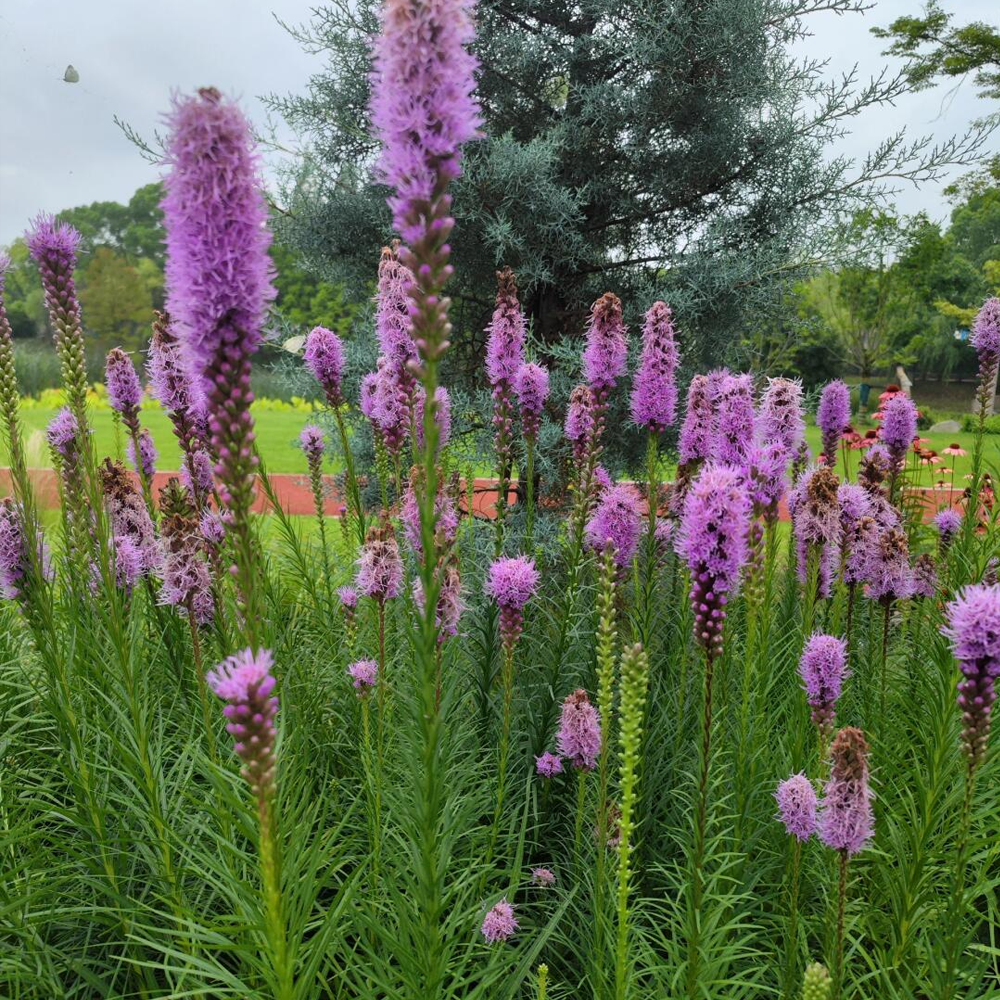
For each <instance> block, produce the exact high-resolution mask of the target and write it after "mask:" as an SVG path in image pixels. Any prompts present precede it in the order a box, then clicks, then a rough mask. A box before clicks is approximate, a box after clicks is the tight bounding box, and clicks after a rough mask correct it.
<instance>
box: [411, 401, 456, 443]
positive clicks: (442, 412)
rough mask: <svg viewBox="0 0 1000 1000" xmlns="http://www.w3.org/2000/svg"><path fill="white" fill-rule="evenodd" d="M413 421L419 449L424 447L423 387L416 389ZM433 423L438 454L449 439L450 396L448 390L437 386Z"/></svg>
mask: <svg viewBox="0 0 1000 1000" xmlns="http://www.w3.org/2000/svg"><path fill="white" fill-rule="evenodd" d="M413 419H414V421H415V423H416V428H417V444H418V445H420V447H421V448H423V446H424V390H423V387H419V388H418V389H417V395H416V408H415V410H414V418H413ZM434 422H435V423H436V424H437V431H438V440H437V447H438V453H440V451H441V449H442V448H444V446H445V445H446V444H447V443H448V441H449V440H450V439H451V396H450V395H449V394H448V390H447V389H446V388H445V387H444V386H443V385H439V386H438V387H437V388H436V389H435V390H434Z"/></svg>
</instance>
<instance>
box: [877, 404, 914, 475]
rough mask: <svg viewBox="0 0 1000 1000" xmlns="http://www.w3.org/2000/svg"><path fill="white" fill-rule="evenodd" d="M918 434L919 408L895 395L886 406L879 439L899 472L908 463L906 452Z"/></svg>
mask: <svg viewBox="0 0 1000 1000" xmlns="http://www.w3.org/2000/svg"><path fill="white" fill-rule="evenodd" d="M916 433H917V408H916V407H915V406H914V405H913V400H912V399H910V397H909V396H904V395H903V394H902V393H899V394H898V395H895V396H893V397H892V399H890V400H889V402H888V403H886V405H885V411H884V416H883V418H882V426H881V427H880V428H879V439H880V440H881V441H882V443H883V444H884V445H885V447H886V448H887V449H888V450H889V457H890V459H891V461H892V464H893V467H894V468H895V469H896V470H897V471H899V470H901V469H902V468H903V463H904V462H905V461H906V452H907V449H908V448H909V447H910V442H911V441H913V438H914V435H915V434H916Z"/></svg>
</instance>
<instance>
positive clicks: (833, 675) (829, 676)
mask: <svg viewBox="0 0 1000 1000" xmlns="http://www.w3.org/2000/svg"><path fill="white" fill-rule="evenodd" d="M799 676H800V677H801V678H802V686H803V687H804V688H805V692H806V699H807V701H808V702H809V707H810V709H812V721H813V722H814V723H815V724H816V727H817V728H818V729H819V731H820V733H821V734H822V736H823V739H824V740H826V739H829V737H830V735H831V734H832V732H833V719H834V714H835V712H836V707H837V700H838V699H839V698H840V693H841V690H842V689H843V684H844V678H845V677H848V676H849V673H848V670H847V643H846V642H845V641H844V640H843V639H839V638H837V637H836V636H833V635H823V634H821V633H819V632H817V633H815V634H813V635H812V636H810V637H809V641H808V642H807V643H806V646H805V649H804V650H803V652H802V658H801V659H800V660H799Z"/></svg>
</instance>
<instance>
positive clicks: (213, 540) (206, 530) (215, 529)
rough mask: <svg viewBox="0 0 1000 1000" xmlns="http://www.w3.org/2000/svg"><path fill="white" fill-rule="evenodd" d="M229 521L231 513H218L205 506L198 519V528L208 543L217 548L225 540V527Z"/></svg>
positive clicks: (230, 520)
mask: <svg viewBox="0 0 1000 1000" xmlns="http://www.w3.org/2000/svg"><path fill="white" fill-rule="evenodd" d="M231 523H232V515H231V514H229V512H228V511H227V512H225V513H220V512H219V511H217V510H212V508H211V507H206V508H205V509H204V510H203V511H202V513H201V518H200V519H199V521H198V530H199V531H200V532H201V537H202V538H204V539H205V541H206V542H207V543H208V544H209V545H212V546H215V547H216V548H218V546H220V545H221V544H222V543H223V542H224V541H225V540H226V529H227V528H228V527H229V525H230V524H231Z"/></svg>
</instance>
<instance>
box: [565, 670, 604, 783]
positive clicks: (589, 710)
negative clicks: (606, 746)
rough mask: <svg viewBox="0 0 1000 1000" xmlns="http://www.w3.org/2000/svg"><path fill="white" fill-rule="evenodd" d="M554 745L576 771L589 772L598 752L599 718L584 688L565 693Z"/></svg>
mask: <svg viewBox="0 0 1000 1000" xmlns="http://www.w3.org/2000/svg"><path fill="white" fill-rule="evenodd" d="M556 745H557V746H558V747H559V752H560V754H562V756H563V757H566V758H567V759H568V760H569V762H570V764H572V765H573V767H575V768H576V769H577V770H578V771H592V770H593V769H594V766H595V765H596V763H597V758H598V757H599V756H600V753H601V717H600V715H599V714H598V712H597V709H596V708H594V706H593V705H592V704H591V703H590V698H589V697H588V696H587V692H586V691H584V690H583V688H577V690H576V691H574V692H573V693H572V694H571V695H567V697H566V700H565V701H564V702H563V707H562V715H561V716H560V720H559V732H558V733H557V734H556Z"/></svg>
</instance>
